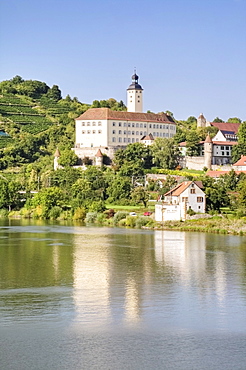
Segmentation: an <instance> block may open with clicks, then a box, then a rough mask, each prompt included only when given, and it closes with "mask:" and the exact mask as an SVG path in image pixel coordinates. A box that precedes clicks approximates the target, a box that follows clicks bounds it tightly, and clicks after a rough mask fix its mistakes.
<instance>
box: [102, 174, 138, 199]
mask: <svg viewBox="0 0 246 370" xmlns="http://www.w3.org/2000/svg"><path fill="white" fill-rule="evenodd" d="M131 189H132V183H131V179H130V178H129V177H122V176H120V175H118V174H117V175H116V176H115V177H114V179H113V180H112V181H111V183H110V184H109V186H108V188H107V195H108V197H110V201H112V202H114V201H119V200H122V199H129V198H130V194H131Z"/></svg>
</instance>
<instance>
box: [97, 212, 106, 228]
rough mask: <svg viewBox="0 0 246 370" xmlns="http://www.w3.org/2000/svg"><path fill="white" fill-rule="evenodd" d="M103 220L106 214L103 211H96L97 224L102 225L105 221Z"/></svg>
mask: <svg viewBox="0 0 246 370" xmlns="http://www.w3.org/2000/svg"><path fill="white" fill-rule="evenodd" d="M105 220H106V215H105V214H104V213H98V215H97V219H96V222H97V224H99V225H103V224H104V223H105Z"/></svg>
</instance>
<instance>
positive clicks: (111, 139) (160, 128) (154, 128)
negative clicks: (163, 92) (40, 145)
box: [75, 108, 176, 148]
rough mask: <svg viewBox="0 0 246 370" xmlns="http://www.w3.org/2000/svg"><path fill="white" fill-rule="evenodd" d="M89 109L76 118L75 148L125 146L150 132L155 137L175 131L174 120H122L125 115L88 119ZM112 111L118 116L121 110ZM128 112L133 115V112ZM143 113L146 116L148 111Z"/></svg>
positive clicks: (171, 134)
mask: <svg viewBox="0 0 246 370" xmlns="http://www.w3.org/2000/svg"><path fill="white" fill-rule="evenodd" d="M95 109H107V108H94V110H95ZM89 111H90V110H89ZM89 111H87V112H86V113H87V115H86V117H85V119H83V115H82V116H80V117H79V118H77V119H76V139H75V140H76V141H75V148H87V147H109V146H113V147H116V146H126V145H127V144H130V143H136V142H140V140H141V139H142V138H143V136H146V135H149V134H152V135H153V137H154V139H155V138H157V137H161V138H171V137H173V136H174V135H175V133H176V124H175V122H168V121H163V120H161V119H160V121H158V120H157V119H156V120H153V121H147V120H146V121H143V120H142V121H141V120H134V119H133V120H124V118H126V117H122V118H123V119H118V118H117V117H116V118H115V119H100V120H98V119H88V116H89V113H90V112H89ZM114 113H117V114H118V115H119V116H120V113H121V112H114ZM129 114H130V115H133V113H129ZM124 115H127V112H124ZM144 115H145V116H148V115H149V113H145V114H144ZM150 115H153V114H150ZM154 116H158V115H154ZM129 118H134V117H132V116H131V117H129ZM150 118H151V117H150ZM157 122H158V123H157Z"/></svg>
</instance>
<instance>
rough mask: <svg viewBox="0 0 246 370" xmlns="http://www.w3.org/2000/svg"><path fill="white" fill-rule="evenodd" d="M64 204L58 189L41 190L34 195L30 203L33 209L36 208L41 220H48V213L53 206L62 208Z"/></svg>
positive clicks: (62, 196) (61, 193)
mask: <svg viewBox="0 0 246 370" xmlns="http://www.w3.org/2000/svg"><path fill="white" fill-rule="evenodd" d="M63 202H64V195H63V192H62V190H61V189H59V188H58V187H51V188H46V189H42V190H41V191H40V192H39V193H37V194H35V196H34V197H33V199H32V201H31V206H32V207H33V208H36V207H37V208H38V209H39V210H40V212H38V216H40V217H41V218H49V212H50V211H51V209H52V208H53V207H55V206H58V207H62V205H63Z"/></svg>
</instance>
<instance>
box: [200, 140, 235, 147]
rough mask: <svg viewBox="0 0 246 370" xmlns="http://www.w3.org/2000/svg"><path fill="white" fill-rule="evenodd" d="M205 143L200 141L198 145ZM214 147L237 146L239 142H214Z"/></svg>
mask: <svg viewBox="0 0 246 370" xmlns="http://www.w3.org/2000/svg"><path fill="white" fill-rule="evenodd" d="M204 143H205V141H200V142H199V143H198V144H204ZM212 143H213V145H227V146H230V145H237V144H238V142H237V141H212Z"/></svg>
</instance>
